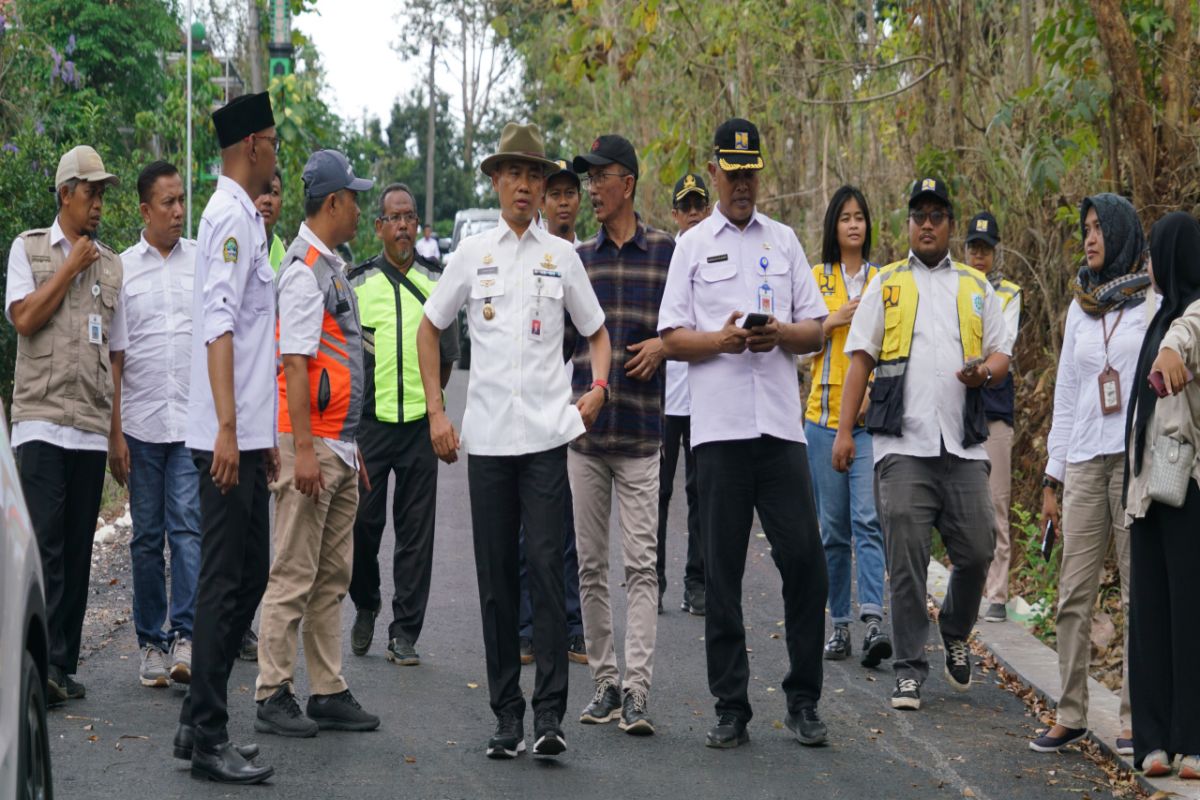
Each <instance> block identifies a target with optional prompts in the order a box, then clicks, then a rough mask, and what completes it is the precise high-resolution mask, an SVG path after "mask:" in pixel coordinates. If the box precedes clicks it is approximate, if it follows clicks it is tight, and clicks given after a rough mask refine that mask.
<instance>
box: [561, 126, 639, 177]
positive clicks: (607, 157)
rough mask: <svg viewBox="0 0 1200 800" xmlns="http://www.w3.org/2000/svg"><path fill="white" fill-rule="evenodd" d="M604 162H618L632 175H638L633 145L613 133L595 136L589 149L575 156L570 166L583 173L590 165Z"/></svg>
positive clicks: (600, 165)
mask: <svg viewBox="0 0 1200 800" xmlns="http://www.w3.org/2000/svg"><path fill="white" fill-rule="evenodd" d="M606 164H620V165H621V166H622V167H624V168H625V169H627V170H629V171H630V172H632V173H633V177H635V178H636V177H637V176H638V159H637V153H636V152H634V149H633V145H632V144H631V143H630V141H629V140H628V139H626V138H625V137H624V136H618V135H617V134H615V133H606V134H605V135H603V136H600V137H597V138H596V140H595V141H594V142H592V148H591V150H590V151H589V152H587V153H584V154H583V155H579V156H575V160H574V161H573V162H572V164H571V166H573V167H574V168H575V171H576V172H579V173H584V172H587V171H588V169H590V168H591V167H603V166H604V165H606Z"/></svg>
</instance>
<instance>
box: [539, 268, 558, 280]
mask: <svg viewBox="0 0 1200 800" xmlns="http://www.w3.org/2000/svg"><path fill="white" fill-rule="evenodd" d="M533 274H534V275H538V276H544V277H547V278H561V277H562V273H561V272H559V271H558V270H556V269H535V270H534V271H533Z"/></svg>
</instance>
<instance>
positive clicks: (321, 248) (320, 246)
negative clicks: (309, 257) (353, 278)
mask: <svg viewBox="0 0 1200 800" xmlns="http://www.w3.org/2000/svg"><path fill="white" fill-rule="evenodd" d="M296 235H297V236H299V237H300V238H301V239H303V240H304V241H306V242H308V243H309V244H310V245H312V246H313V247H315V248H317V252H318V253H320V254H321V255H323V256H325V257H326V258H330V259H333V262H334V263H335V264H337V265H338V266H339V267H340V266H342V258H341V256H339V255H338V254H337V253H335V252H333V251H332V250H330V249H329V248H328V247H326V246H325V243H324V242H322V241H321V238H320V237H319V236H317V235H316V234H315V233H313V231H312V228H310V227H308V223H307V222H301V223H300V230H299V231H298V232H297V234H296Z"/></svg>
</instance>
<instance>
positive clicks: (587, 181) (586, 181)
mask: <svg viewBox="0 0 1200 800" xmlns="http://www.w3.org/2000/svg"><path fill="white" fill-rule="evenodd" d="M629 174H630V173H628V172H597V173H596V174H595V175H583V176H581V180H582V181H583V185H584V186H589V185H592V184H598V183H604V179H605V178H624V177H625V176H626V175H629Z"/></svg>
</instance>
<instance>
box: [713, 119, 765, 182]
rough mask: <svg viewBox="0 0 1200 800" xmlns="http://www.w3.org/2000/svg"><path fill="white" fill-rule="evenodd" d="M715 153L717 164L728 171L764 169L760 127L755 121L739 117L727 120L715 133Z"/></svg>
mask: <svg viewBox="0 0 1200 800" xmlns="http://www.w3.org/2000/svg"><path fill="white" fill-rule="evenodd" d="M713 155H715V156H716V158H717V166H718V167H720V168H721V169H723V170H725V171H726V172H732V171H734V170H739V169H762V168H763V160H762V150H761V149H760V145H759V139H758V128H756V127H754V123H753V122H750V121H749V120H745V119H740V118H738V117H734V118H733V119H728V120H725V121H724V122H722V123H721V127H719V128H717V132H716V133H715V134H713Z"/></svg>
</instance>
